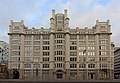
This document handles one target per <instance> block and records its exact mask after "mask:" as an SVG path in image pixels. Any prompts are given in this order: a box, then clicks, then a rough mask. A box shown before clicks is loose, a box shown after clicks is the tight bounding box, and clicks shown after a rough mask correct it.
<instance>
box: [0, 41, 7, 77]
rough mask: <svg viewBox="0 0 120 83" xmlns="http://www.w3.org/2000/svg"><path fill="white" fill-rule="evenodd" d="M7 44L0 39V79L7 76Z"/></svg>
mask: <svg viewBox="0 0 120 83" xmlns="http://www.w3.org/2000/svg"><path fill="white" fill-rule="evenodd" d="M8 46H9V45H8V44H7V43H6V42H4V41H0V79H6V78H8V76H7V75H8V74H7V71H8V55H9V54H8V52H9V50H8Z"/></svg>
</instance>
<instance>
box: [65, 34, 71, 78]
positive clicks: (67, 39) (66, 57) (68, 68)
mask: <svg viewBox="0 0 120 83" xmlns="http://www.w3.org/2000/svg"><path fill="white" fill-rule="evenodd" d="M65 40H66V41H65V49H66V52H65V62H66V63H65V69H66V71H68V70H70V61H69V59H70V36H69V34H66V36H65ZM67 73H68V72H66V75H67V78H68V77H69V76H68V75H69V74H67Z"/></svg>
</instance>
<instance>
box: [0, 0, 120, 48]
mask: <svg viewBox="0 0 120 83" xmlns="http://www.w3.org/2000/svg"><path fill="white" fill-rule="evenodd" d="M52 9H55V10H56V12H63V11H64V9H67V10H68V16H69V18H70V27H71V28H75V27H77V26H79V27H81V28H84V27H86V26H87V27H89V28H91V27H92V26H94V25H95V22H96V20H97V19H98V20H99V21H103V22H105V21H107V20H108V19H109V20H110V24H111V32H112V33H113V34H112V41H113V42H115V45H116V46H117V47H118V46H120V38H119V36H120V23H119V22H120V0H0V40H1V41H6V42H9V41H8V40H9V37H8V35H7V33H8V32H9V24H10V20H13V21H21V20H24V23H25V25H26V26H28V27H29V28H31V27H35V28H40V27H41V26H43V27H44V28H49V27H50V21H49V19H50V17H51V11H52Z"/></svg>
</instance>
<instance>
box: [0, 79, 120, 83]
mask: <svg viewBox="0 0 120 83" xmlns="http://www.w3.org/2000/svg"><path fill="white" fill-rule="evenodd" d="M0 83H120V79H115V80H37V79H36V80H20V79H0Z"/></svg>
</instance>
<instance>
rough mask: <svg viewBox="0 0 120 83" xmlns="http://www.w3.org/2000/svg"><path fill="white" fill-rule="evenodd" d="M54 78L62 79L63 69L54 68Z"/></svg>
mask: <svg viewBox="0 0 120 83" xmlns="http://www.w3.org/2000/svg"><path fill="white" fill-rule="evenodd" d="M55 73H56V78H57V79H63V74H64V71H63V70H56V72H55Z"/></svg>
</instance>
